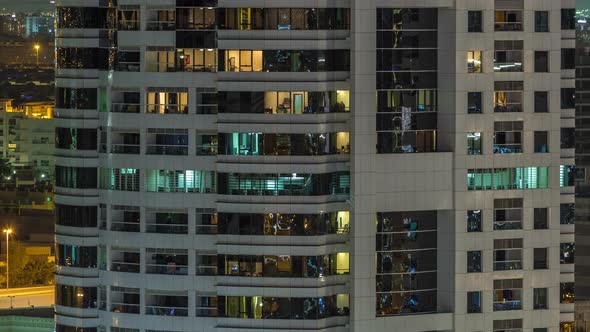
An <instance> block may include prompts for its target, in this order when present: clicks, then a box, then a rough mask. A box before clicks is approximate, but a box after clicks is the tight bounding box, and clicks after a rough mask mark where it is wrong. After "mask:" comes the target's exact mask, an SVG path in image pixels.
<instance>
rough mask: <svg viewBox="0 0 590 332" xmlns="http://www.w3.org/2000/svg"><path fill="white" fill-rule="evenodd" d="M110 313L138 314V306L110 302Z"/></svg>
mask: <svg viewBox="0 0 590 332" xmlns="http://www.w3.org/2000/svg"><path fill="white" fill-rule="evenodd" d="M111 311H112V312H122V313H126V314H139V304H130V303H118V302H111Z"/></svg>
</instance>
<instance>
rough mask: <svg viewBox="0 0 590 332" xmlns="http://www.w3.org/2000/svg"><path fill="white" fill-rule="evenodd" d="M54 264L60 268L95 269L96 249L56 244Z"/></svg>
mask: <svg viewBox="0 0 590 332" xmlns="http://www.w3.org/2000/svg"><path fill="white" fill-rule="evenodd" d="M55 262H56V264H57V265H60V266H71V267H83V268H96V247H82V246H76V245H68V244H58V245H57V247H56V252H55Z"/></svg>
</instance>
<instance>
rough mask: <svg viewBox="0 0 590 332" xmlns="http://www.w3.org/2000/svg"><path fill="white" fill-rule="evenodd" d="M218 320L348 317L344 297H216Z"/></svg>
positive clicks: (344, 295)
mask: <svg viewBox="0 0 590 332" xmlns="http://www.w3.org/2000/svg"><path fill="white" fill-rule="evenodd" d="M217 303H218V310H219V317H226V318H242V319H323V318H329V317H335V316H348V314H349V312H350V305H349V298H348V294H338V295H332V296H324V297H307V298H296V297H291V298H285V297H268V296H219V297H218V298H217Z"/></svg>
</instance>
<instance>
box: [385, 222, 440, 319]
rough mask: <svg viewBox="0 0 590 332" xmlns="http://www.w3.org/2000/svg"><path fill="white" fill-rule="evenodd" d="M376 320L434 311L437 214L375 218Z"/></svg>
mask: <svg viewBox="0 0 590 332" xmlns="http://www.w3.org/2000/svg"><path fill="white" fill-rule="evenodd" d="M376 227H377V234H376V250H377V278H376V290H377V303H376V306H377V316H388V315H396V314H403V313H414V312H429V311H436V288H437V259H436V248H437V235H436V234H437V212H436V211H415V212H387V213H378V214H377V222H376Z"/></svg>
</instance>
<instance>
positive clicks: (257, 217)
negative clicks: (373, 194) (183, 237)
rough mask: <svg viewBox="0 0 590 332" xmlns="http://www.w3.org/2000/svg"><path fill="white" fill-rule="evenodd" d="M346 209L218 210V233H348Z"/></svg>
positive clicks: (296, 234)
mask: <svg viewBox="0 0 590 332" xmlns="http://www.w3.org/2000/svg"><path fill="white" fill-rule="evenodd" d="M349 231H350V213H349V212H348V211H338V212H327V213H321V214H280V213H266V214H247V213H219V234H236V235H266V236H269V235H272V236H298V235H306V236H313V235H325V234H348V233H349Z"/></svg>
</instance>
